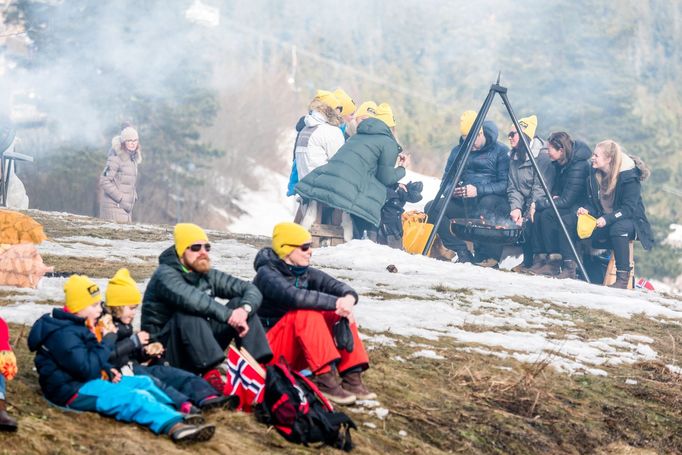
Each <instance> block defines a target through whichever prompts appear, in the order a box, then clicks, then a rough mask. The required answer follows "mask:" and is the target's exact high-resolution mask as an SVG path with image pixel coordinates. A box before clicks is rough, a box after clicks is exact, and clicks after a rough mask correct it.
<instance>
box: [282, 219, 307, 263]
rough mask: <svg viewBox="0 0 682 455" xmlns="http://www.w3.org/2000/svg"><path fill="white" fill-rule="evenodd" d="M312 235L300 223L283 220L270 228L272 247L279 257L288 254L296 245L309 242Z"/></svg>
mask: <svg viewBox="0 0 682 455" xmlns="http://www.w3.org/2000/svg"><path fill="white" fill-rule="evenodd" d="M312 238H313V236H312V235H311V234H310V232H308V230H307V229H306V228H304V227H303V226H301V225H300V224H296V223H291V222H284V223H279V224H277V225H276V226H275V227H274V229H273V230H272V249H273V250H274V251H275V253H276V254H277V256H279V258H280V259H284V258H285V257H287V256H289V255H290V254H291V252H292V251H294V250H295V249H296V248H297V247H299V246H301V245H303V244H306V243H310V241H311V240H312Z"/></svg>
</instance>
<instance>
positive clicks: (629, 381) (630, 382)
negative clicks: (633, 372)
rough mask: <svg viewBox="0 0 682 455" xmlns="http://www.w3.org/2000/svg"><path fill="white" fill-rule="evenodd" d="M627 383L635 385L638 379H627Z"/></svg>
mask: <svg viewBox="0 0 682 455" xmlns="http://www.w3.org/2000/svg"><path fill="white" fill-rule="evenodd" d="M625 383H626V384H628V385H635V384H637V381H635V380H634V379H630V378H628V379H626V380H625Z"/></svg>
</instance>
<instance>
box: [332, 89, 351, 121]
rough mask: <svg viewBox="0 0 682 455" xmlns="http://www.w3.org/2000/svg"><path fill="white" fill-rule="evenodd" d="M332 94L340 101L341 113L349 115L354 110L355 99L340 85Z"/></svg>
mask: <svg viewBox="0 0 682 455" xmlns="http://www.w3.org/2000/svg"><path fill="white" fill-rule="evenodd" d="M334 96H336V99H338V100H339V101H340V102H341V115H351V114H352V113H353V112H355V101H353V98H351V97H350V95H348V93H346V91H345V90H344V89H342V88H341V87H339V88H337V89H336V90H334Z"/></svg>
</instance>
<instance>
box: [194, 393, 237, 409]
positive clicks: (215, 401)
mask: <svg viewBox="0 0 682 455" xmlns="http://www.w3.org/2000/svg"><path fill="white" fill-rule="evenodd" d="M237 406H239V397H238V396H237V395H227V396H218V395H212V396H210V397H206V398H204V399H203V400H201V401H200V402H199V407H200V408H201V410H202V411H212V410H214V409H227V410H230V411H232V410H234V409H236V408H237Z"/></svg>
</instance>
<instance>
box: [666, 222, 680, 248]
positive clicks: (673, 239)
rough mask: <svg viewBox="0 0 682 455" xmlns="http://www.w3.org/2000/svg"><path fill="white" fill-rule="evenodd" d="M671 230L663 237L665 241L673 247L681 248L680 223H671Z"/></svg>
mask: <svg viewBox="0 0 682 455" xmlns="http://www.w3.org/2000/svg"><path fill="white" fill-rule="evenodd" d="M670 229H671V232H670V234H668V237H667V238H666V239H665V243H667V244H668V245H670V246H673V247H675V248H682V224H671V225H670Z"/></svg>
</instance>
